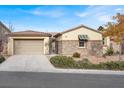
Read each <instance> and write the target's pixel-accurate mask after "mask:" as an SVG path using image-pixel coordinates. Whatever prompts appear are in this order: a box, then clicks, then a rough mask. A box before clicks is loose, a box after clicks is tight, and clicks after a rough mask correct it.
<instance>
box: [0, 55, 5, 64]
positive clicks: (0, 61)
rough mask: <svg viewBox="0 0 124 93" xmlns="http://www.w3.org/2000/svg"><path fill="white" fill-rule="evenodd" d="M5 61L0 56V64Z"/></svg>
mask: <svg viewBox="0 0 124 93" xmlns="http://www.w3.org/2000/svg"><path fill="white" fill-rule="evenodd" d="M3 61H5V58H4V57H3V56H0V64H1V63H2V62H3Z"/></svg>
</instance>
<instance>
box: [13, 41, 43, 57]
mask: <svg viewBox="0 0 124 93" xmlns="http://www.w3.org/2000/svg"><path fill="white" fill-rule="evenodd" d="M14 54H23V55H40V54H44V47H43V40H14Z"/></svg>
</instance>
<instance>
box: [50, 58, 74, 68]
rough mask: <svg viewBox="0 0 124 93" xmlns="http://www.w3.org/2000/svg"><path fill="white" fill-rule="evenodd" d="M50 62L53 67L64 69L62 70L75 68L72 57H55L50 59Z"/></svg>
mask: <svg viewBox="0 0 124 93" xmlns="http://www.w3.org/2000/svg"><path fill="white" fill-rule="evenodd" d="M50 62H51V63H52V64H53V65H54V66H55V67H64V68H74V67H76V63H75V60H74V59H73V58H72V57H66V56H55V57H52V58H51V59H50Z"/></svg>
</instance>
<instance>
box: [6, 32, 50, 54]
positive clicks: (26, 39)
mask: <svg viewBox="0 0 124 93" xmlns="http://www.w3.org/2000/svg"><path fill="white" fill-rule="evenodd" d="M50 37H51V34H49V33H45V32H37V31H31V30H28V31H21V32H13V33H11V35H10V37H9V43H8V55H14V54H16V55H18V54H20V55H41V54H49V53H50V50H49V49H50V44H49V41H50Z"/></svg>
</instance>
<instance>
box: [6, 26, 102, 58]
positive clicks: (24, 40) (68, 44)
mask: <svg viewBox="0 0 124 93" xmlns="http://www.w3.org/2000/svg"><path fill="white" fill-rule="evenodd" d="M7 44H8V45H7V55H10V56H11V55H41V54H45V55H49V54H51V53H55V54H59V55H73V54H74V53H75V52H78V53H80V54H81V55H100V54H101V53H102V46H103V40H102V34H101V33H100V32H98V31H97V30H94V29H92V28H89V27H87V26H84V25H80V26H77V27H74V28H71V29H69V30H66V31H63V32H61V33H57V34H55V33H54V35H52V34H51V33H46V32H38V31H32V30H27V31H20V32H11V33H9V37H8V40H7ZM53 46H54V47H53ZM52 50H54V51H52Z"/></svg>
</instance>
